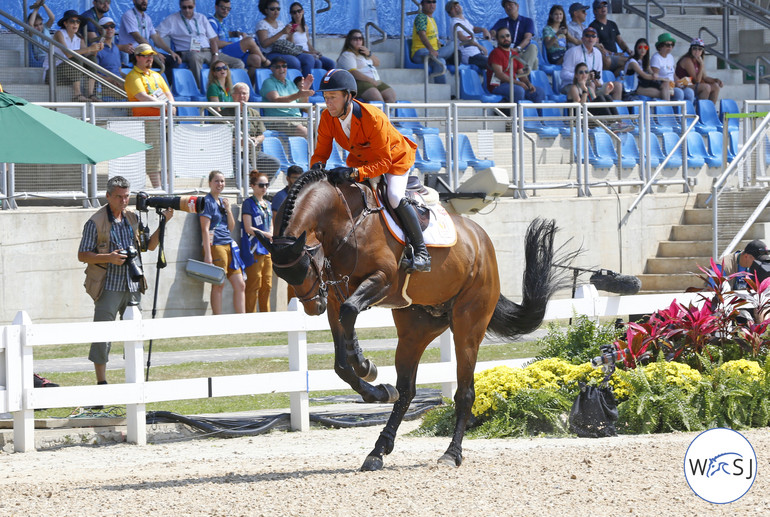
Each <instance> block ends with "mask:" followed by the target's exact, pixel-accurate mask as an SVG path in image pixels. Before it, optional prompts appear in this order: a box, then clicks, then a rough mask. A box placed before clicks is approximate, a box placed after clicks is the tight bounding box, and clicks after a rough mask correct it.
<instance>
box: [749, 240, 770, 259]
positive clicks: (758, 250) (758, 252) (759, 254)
mask: <svg viewBox="0 0 770 517" xmlns="http://www.w3.org/2000/svg"><path fill="white" fill-rule="evenodd" d="M743 252H744V253H748V254H749V255H751V256H752V257H754V258H755V259H757V260H770V251H768V250H767V246H766V245H765V243H764V242H762V241H761V240H759V239H754V240H753V241H751V242H750V243H748V244H747V245H746V249H745V250H743Z"/></svg>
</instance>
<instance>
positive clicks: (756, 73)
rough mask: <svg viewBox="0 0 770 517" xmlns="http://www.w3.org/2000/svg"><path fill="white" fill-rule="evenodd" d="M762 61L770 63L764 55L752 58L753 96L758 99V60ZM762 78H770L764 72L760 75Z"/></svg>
mask: <svg viewBox="0 0 770 517" xmlns="http://www.w3.org/2000/svg"><path fill="white" fill-rule="evenodd" d="M760 61H764V62H765V63H767V64H768V65H770V60H769V59H767V58H766V57H765V56H757V59H755V60H754V98H755V99H759V66H760V65H759V62H760ZM762 78H770V75H768V74H765V75H763V76H762Z"/></svg>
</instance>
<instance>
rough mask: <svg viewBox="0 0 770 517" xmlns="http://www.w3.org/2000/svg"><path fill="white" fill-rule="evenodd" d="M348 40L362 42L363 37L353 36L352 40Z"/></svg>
mask: <svg viewBox="0 0 770 517" xmlns="http://www.w3.org/2000/svg"><path fill="white" fill-rule="evenodd" d="M350 39H351V40H353V41H355V40H358V39H360V40H363V39H364V37H363V36H353V37H352V38H350Z"/></svg>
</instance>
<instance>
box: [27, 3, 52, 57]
mask: <svg viewBox="0 0 770 517" xmlns="http://www.w3.org/2000/svg"><path fill="white" fill-rule="evenodd" d="M30 7H31V8H32V12H30V13H29V16H28V17H27V24H28V25H32V26H33V27H34V28H35V30H36V31H37V32H39V33H40V34H35V33H30V35H31V36H32V39H34V40H35V41H37V42H38V43H40V44H41V45H42V46H40V47H39V46H37V45H33V44H32V43H30V44H29V66H31V67H34V68H40V67H42V66H43V62H44V61H45V57H46V56H47V55H48V42H47V41H46V40H44V39H43V38H42V37H41V36H40V35H41V34H42V35H44V36H48V37H49V38H50V37H52V36H53V35H52V34H51V30H50V29H51V27H52V26H53V22H54V20H56V17H55V16H54V14H53V12H52V11H51V9H50V8H49V7H48V6H47V5H45V0H37V2H35V3H33V4H32V5H31V6H30ZM41 7H42V8H43V9H45V14H46V16H48V21H46V22H45V23H43V17H42V16H40V14H39V13H38V11H39V10H40V8H41Z"/></svg>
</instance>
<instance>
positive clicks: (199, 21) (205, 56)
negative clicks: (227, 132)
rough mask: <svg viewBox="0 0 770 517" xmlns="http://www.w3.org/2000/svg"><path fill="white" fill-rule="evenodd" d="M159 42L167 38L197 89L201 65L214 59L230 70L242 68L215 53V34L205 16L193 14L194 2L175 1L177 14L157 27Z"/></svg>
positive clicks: (216, 49)
mask: <svg viewBox="0 0 770 517" xmlns="http://www.w3.org/2000/svg"><path fill="white" fill-rule="evenodd" d="M158 34H160V37H161V38H165V37H166V36H168V37H170V38H171V42H172V43H173V44H174V48H175V49H176V50H177V51H178V52H181V54H182V59H184V60H185V62H186V63H187V65H188V66H189V67H190V71H191V72H192V73H193V77H195V82H196V83H198V88H200V86H201V85H200V81H201V65H203V63H209V64H210V63H212V62H213V61H214V60H216V59H218V60H220V61H223V62H224V63H225V64H226V65H227V66H229V67H230V68H243V61H241V60H240V59H236V58H234V57H232V56H228V55H225V54H220V53H219V46H218V45H217V33H216V32H214V29H212V28H211V25H210V24H209V22H208V20H207V19H206V17H205V16H203V15H202V14H200V13H196V12H195V0H179V12H177V13H173V14H170V15H169V16H168V17H167V18H166V19H165V20H163V21H162V22H160V25H158Z"/></svg>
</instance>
